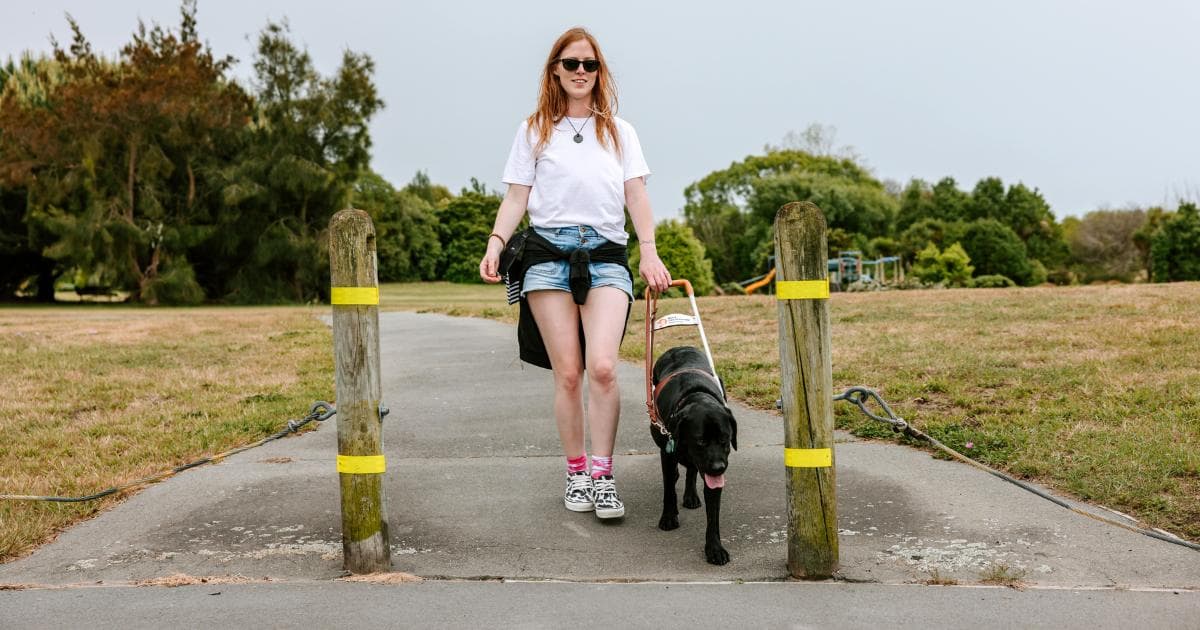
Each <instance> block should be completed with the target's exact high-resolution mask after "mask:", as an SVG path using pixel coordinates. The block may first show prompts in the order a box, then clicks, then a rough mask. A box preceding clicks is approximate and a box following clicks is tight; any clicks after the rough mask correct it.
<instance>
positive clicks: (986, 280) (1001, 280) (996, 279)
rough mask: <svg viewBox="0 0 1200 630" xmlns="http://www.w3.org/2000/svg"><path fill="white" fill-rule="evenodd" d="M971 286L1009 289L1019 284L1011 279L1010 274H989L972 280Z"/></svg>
mask: <svg viewBox="0 0 1200 630" xmlns="http://www.w3.org/2000/svg"><path fill="white" fill-rule="evenodd" d="M971 286H973V287H975V288H976V289H1007V288H1009V287H1015V286H1017V283H1016V282H1013V281H1012V280H1010V279H1009V278H1008V276H1001V275H999V274H989V275H986V276H979V277H977V278H975V279H974V280H972V281H971Z"/></svg>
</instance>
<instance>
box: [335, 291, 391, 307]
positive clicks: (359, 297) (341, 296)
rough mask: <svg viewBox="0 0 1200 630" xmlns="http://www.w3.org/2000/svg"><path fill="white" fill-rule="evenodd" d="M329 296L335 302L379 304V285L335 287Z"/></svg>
mask: <svg viewBox="0 0 1200 630" xmlns="http://www.w3.org/2000/svg"><path fill="white" fill-rule="evenodd" d="M329 298H330V300H329V301H330V302H332V303H333V304H347V305H354V304H358V305H374V304H379V287H333V288H332V289H330V290H329Z"/></svg>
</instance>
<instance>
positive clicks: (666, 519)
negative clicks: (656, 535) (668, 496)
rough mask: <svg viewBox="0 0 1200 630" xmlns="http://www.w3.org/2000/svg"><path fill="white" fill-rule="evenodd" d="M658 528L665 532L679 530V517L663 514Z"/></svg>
mask: <svg viewBox="0 0 1200 630" xmlns="http://www.w3.org/2000/svg"><path fill="white" fill-rule="evenodd" d="M658 528H659V529H661V530H663V531H664V532H669V531H671V530H672V529H679V515H677V514H663V515H662V518H660V519H658Z"/></svg>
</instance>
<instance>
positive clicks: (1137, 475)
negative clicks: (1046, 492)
mask: <svg viewBox="0 0 1200 630" xmlns="http://www.w3.org/2000/svg"><path fill="white" fill-rule="evenodd" d="M440 289H441V287H440V285H436V284H425V285H389V286H387V287H385V291H384V294H385V296H389V295H403V296H404V297H403V299H400V300H397V301H396V302H390V301H389V302H388V303H390V304H393V305H394V306H396V307H400V308H410V309H414V310H425V311H436V312H447V313H452V314H457V315H474V316H483V317H493V318H496V319H503V320H507V321H512V320H513V319H514V318H515V309H513V308H512V307H507V306H504V294H503V288H502V287H494V286H487V287H485V286H478V285H476V286H474V287H466V288H464V287H458V288H456V289H455V290H456V291H457V292H459V293H458V295H459V296H461V297H464V298H466V299H464V300H463V301H455V300H454V299H453V298H451V297H449V296H446V295H443V294H442V293H440ZM421 295H424V296H425V297H424V298H421ZM699 303H700V312H701V315H702V316H703V318H704V323H705V330H706V332H707V333H708V336H709V341H710V342H711V344H712V350H713V355H714V358H715V360H716V362H717V369H718V371H719V372H720V374H721V376H722V378H724V380H725V382H726V384H727V387H728V389H729V391H730V394H731V395H732V396H734V397H736V398H738V399H739V400H742V401H744V402H746V403H747V404H749V405H751V406H754V407H758V408H760V409H773V408H774V404H775V400H776V399H777V398H778V397H779V362H778V357H779V350H778V323H777V321H778V320H777V317H778V315H777V310H778V307H777V304H776V302H775V300H774V299H773V298H771V297H768V296H754V297H708V298H700V300H699ZM669 312H688V306H687V302H686V300H682V299H678V300H666V301H663V302H662V303H660V308H659V314H660V315H662V314H665V313H669ZM830 313H831V322H832V327H833V330H832V337H833V380H834V386H835V388H844V387H848V386H850V385H866V386H868V387H871V388H874V389H876V390H878V391H880V393H881V394H882V395H883V396H884V398H885V399H886V400H887V401H888V402H889V404H891V405H892V407H893V409H894V410H895V411H896V413H897V414H899V415H900V416H902V417H904V418H905V419H907V420H909V421H910V422H912V423H914V424H915V425H916V426H917V427H919V428H921V429H922V430H924V431H926V432H927V433H929V434H931V435H933V436H934V437H936V438H937V439H939V440H941V441H943V442H945V443H946V444H948V445H949V446H951V447H952V448H955V449H957V450H960V451H962V452H964V453H966V454H967V455H969V456H971V457H974V458H976V459H979V460H981V461H983V462H985V463H987V464H990V465H993V466H997V467H999V468H1001V469H1004V470H1007V471H1008V472H1010V473H1013V474H1015V475H1017V476H1019V477H1023V478H1028V479H1035V480H1037V481H1039V482H1041V483H1045V484H1047V485H1050V486H1053V487H1055V488H1057V489H1058V490H1060V491H1063V492H1066V493H1069V494H1071V495H1074V496H1076V497H1079V498H1082V499H1084V500H1088V501H1092V502H1097V503H1103V504H1105V505H1109V506H1112V507H1114V508H1116V509H1119V510H1121V511H1123V512H1128V513H1130V514H1133V515H1135V516H1137V517H1139V518H1141V519H1143V520H1144V521H1146V522H1147V523H1149V524H1151V525H1154V526H1156V527H1161V528H1163V529H1166V530H1169V531H1172V532H1175V533H1178V534H1181V535H1183V536H1185V537H1187V538H1191V539H1200V318H1198V317H1197V313H1200V283H1177V284H1167V285H1162V284H1160V285H1119V286H1093V287H1069V288H1036V289H981V290H943V291H902V292H884V293H853V294H835V295H834V296H833V297H832V299H831V300H830ZM678 330H679V329H671V330H667V331H664V332H663V333H661V336H659V337H658V338H657V339H656V343H655V347H656V348H657V349H659V350H660V351H661V350H662V349H665V348H668V347H671V346H672V345H678V344H681V343H689V344H697V345H698V342H697V341H696V337H695V335H694V333H690V332H682V333H681V332H676V331H678ZM643 331H644V303H642V302H640V301H639V302H637V303H636V304H635V305H634V309H633V315H632V318H631V320H630V323H629V328H628V332H627V334H626V337H625V342H624V343H623V345H622V348H621V353H622V356H623V357H624V358H626V359H629V360H631V361H635V362H640V361H641V359H642V356H643V353H644V342H643V337H644V332H643ZM626 395H627V396H629V395H634V396H637V395H641V394H640V392H638V393H626ZM837 413H838V415H837V422H838V425H839V426H840V427H842V428H846V429H849V430H851V431H853V432H854V433H855V434H857V435H860V436H864V437H875V438H881V439H888V440H894V439H896V438H895V437H894V436H893V434H892V433H891V431H890V430H889V429H888V428H887V427H884V426H882V425H880V424H879V423H874V422H872V421H870V420H867V419H865V418H862V417H860V416H859V415H858V412H857V410H855V409H854V408H853V407H850V406H849V405H839V406H838V407H837Z"/></svg>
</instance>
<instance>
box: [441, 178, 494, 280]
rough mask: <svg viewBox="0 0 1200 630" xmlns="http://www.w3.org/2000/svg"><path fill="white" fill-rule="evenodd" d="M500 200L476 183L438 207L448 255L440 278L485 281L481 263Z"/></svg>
mask: <svg viewBox="0 0 1200 630" xmlns="http://www.w3.org/2000/svg"><path fill="white" fill-rule="evenodd" d="M500 201H501V198H500V196H499V195H498V194H496V193H494V192H491V193H490V192H487V191H486V190H485V189H484V188H483V186H482V185H481V184H480V183H479V182H478V181H477V180H472V188H464V189H463V190H462V194H460V195H459V196H457V197H454V198H452V199H450V200H449V201H448V202H446V203H445V205H444V206H442V207H441V208H438V210H437V215H438V224H439V236H440V240H441V243H442V251H443V252H445V257H444V259H443V261H444V262H443V266H442V267H441V268H440V269H438V275H439V278H440V279H442V280H449V281H450V282H482V280H481V279H480V278H479V261H480V260H481V259H482V258H483V252H484V249H485V248H486V247H487V239H488V234H489V233H490V232H491V226H492V222H493V220H494V219H495V218H496V210H497V209H498V208H499V207H500Z"/></svg>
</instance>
